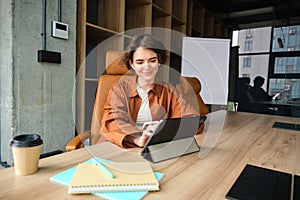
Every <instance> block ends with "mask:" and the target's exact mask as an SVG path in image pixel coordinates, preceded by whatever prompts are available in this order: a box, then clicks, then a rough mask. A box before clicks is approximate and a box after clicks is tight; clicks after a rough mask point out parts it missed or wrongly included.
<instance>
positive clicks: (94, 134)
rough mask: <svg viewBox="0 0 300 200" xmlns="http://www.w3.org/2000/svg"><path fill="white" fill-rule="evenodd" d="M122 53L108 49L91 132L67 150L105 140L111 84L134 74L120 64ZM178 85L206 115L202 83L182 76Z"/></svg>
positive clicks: (69, 144)
mask: <svg viewBox="0 0 300 200" xmlns="http://www.w3.org/2000/svg"><path fill="white" fill-rule="evenodd" d="M122 53H123V51H108V52H107V53H106V73H105V74H104V75H102V76H101V77H100V78H99V81H98V87H97V92H96V98H95V103H94V110H93V116H92V123H91V130H90V132H85V133H81V134H79V135H77V136H76V137H75V138H73V139H72V140H71V141H70V142H69V143H68V144H67V146H66V150H67V151H71V150H75V149H78V148H80V147H82V146H83V141H85V140H86V139H88V138H90V143H91V145H93V144H97V143H100V142H102V141H105V138H103V137H101V136H100V134H99V131H100V124H101V119H102V116H103V111H104V104H105V102H106V97H107V94H108V91H109V89H110V87H111V85H112V84H113V83H115V82H117V81H118V80H119V79H120V78H121V77H122V76H124V75H126V76H130V75H133V73H131V71H130V70H128V68H127V67H126V66H125V65H122V64H120V61H121V55H122ZM191 86H192V87H191ZM176 87H177V89H178V90H179V91H180V92H181V93H182V94H183V96H184V97H185V98H186V100H187V101H188V102H189V103H191V104H192V105H193V106H194V107H195V109H196V110H199V111H200V114H201V115H205V114H207V113H208V112H209V111H208V109H207V107H206V105H205V104H204V102H203V100H202V98H201V96H200V94H199V92H200V91H201V83H200V82H199V80H198V79H197V78H194V77H180V83H179V84H177V85H176ZM191 88H192V89H191ZM195 95H196V98H195ZM191 97H193V98H191ZM203 127H204V126H203ZM203 127H202V129H203ZM202 129H201V130H202Z"/></svg>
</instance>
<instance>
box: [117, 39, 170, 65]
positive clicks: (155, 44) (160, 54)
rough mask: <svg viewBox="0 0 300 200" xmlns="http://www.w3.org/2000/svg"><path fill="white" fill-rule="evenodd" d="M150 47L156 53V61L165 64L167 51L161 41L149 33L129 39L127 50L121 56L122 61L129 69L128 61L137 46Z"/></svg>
mask: <svg viewBox="0 0 300 200" xmlns="http://www.w3.org/2000/svg"><path fill="white" fill-rule="evenodd" d="M140 47H142V48H145V49H151V50H152V51H154V52H155V53H156V54H157V58H158V62H159V63H161V64H165V63H166V61H167V58H168V56H167V51H166V48H165V46H164V44H163V43H161V42H160V41H158V40H155V39H154V38H153V37H152V36H151V35H149V34H145V35H139V36H136V37H134V38H133V39H132V40H131V43H130V44H129V46H128V47H127V50H126V52H125V54H124V56H123V58H122V62H123V63H124V64H125V65H126V66H127V68H128V69H130V64H129V61H130V60H132V59H133V54H134V52H135V51H136V49H138V48H140Z"/></svg>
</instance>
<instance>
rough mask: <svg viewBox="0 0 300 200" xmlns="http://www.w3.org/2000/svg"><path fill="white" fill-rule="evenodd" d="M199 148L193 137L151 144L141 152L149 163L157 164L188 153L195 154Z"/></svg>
mask: <svg viewBox="0 0 300 200" xmlns="http://www.w3.org/2000/svg"><path fill="white" fill-rule="evenodd" d="M199 150H200V148H199V146H198V144H197V142H196V140H195V138H194V137H189V138H184V139H179V140H174V141H170V142H165V143H160V144H153V145H149V146H147V147H146V148H145V149H143V151H142V156H143V157H144V158H145V159H146V160H149V161H150V162H153V163H157V162H160V161H163V160H168V159H171V158H176V157H179V156H182V155H186V154H189V153H193V152H197V151H199Z"/></svg>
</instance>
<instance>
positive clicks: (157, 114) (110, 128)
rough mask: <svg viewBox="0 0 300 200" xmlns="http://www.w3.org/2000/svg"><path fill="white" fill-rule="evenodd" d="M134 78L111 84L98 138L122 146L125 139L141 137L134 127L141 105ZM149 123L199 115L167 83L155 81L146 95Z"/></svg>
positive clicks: (135, 78)
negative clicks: (137, 135) (126, 137)
mask: <svg viewBox="0 0 300 200" xmlns="http://www.w3.org/2000/svg"><path fill="white" fill-rule="evenodd" d="M136 80H137V77H136V76H123V78H121V79H120V80H119V81H118V82H117V83H115V84H113V85H112V87H111V89H110V91H109V93H108V96H107V101H106V103H105V105H104V113H103V118H102V122H101V134H102V136H104V137H105V138H106V139H107V140H109V141H111V142H113V143H115V144H117V145H119V146H121V147H124V146H123V140H124V138H125V136H126V135H129V134H134V133H140V132H141V130H140V129H138V128H136V127H135V123H136V119H137V115H138V111H139V108H140V105H141V102H142V99H141V98H140V97H139V95H138V92H137V90H136V84H137V83H136ZM148 99H149V107H150V112H151V115H152V120H153V121H155V120H161V119H167V118H179V117H188V116H199V113H198V112H197V111H196V110H195V109H194V108H193V106H191V105H190V104H189V103H188V102H187V101H186V100H184V99H183V98H182V96H181V94H180V93H179V92H178V90H177V89H176V88H175V87H174V86H173V85H171V84H170V83H167V82H163V81H156V82H155V84H154V85H153V87H152V89H151V90H150V91H149V92H148Z"/></svg>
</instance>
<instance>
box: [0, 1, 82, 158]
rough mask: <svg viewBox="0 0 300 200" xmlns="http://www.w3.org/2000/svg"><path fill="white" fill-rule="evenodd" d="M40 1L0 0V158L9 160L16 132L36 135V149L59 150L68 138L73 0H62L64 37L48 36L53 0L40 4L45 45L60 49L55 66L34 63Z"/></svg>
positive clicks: (39, 41)
mask: <svg viewBox="0 0 300 200" xmlns="http://www.w3.org/2000/svg"><path fill="white" fill-rule="evenodd" d="M42 2H43V1H42V0H22V1H20V0H5V1H0V24H1V27H0V72H1V73H0V88H1V90H0V94H1V96H0V104H1V108H0V111H1V122H0V125H1V145H0V147H1V154H2V155H1V161H7V162H8V163H12V155H11V149H10V146H9V143H10V141H11V140H12V138H13V137H14V136H16V135H19V134H25V133H37V134H40V135H41V137H42V139H43V140H44V145H43V149H42V152H43V153H45V152H50V151H54V150H64V148H65V145H66V144H67V142H68V141H69V140H70V139H72V138H73V137H74V130H75V125H74V105H75V102H74V97H75V90H74V85H75V84H74V83H75V77H76V75H75V73H76V9H77V8H76V6H77V5H76V1H62V5H61V6H62V11H61V17H62V22H64V23H67V24H68V25H69V39H68V40H63V39H57V38H53V37H51V21H53V20H57V19H58V1H53V0H48V1H47V7H46V10H47V12H46V14H47V16H46V17H47V18H46V30H47V31H46V34H47V35H46V48H47V50H49V51H55V52H60V53H61V64H54V63H47V62H43V63H41V62H38V61H37V51H38V50H41V49H42V36H41V32H42Z"/></svg>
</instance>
